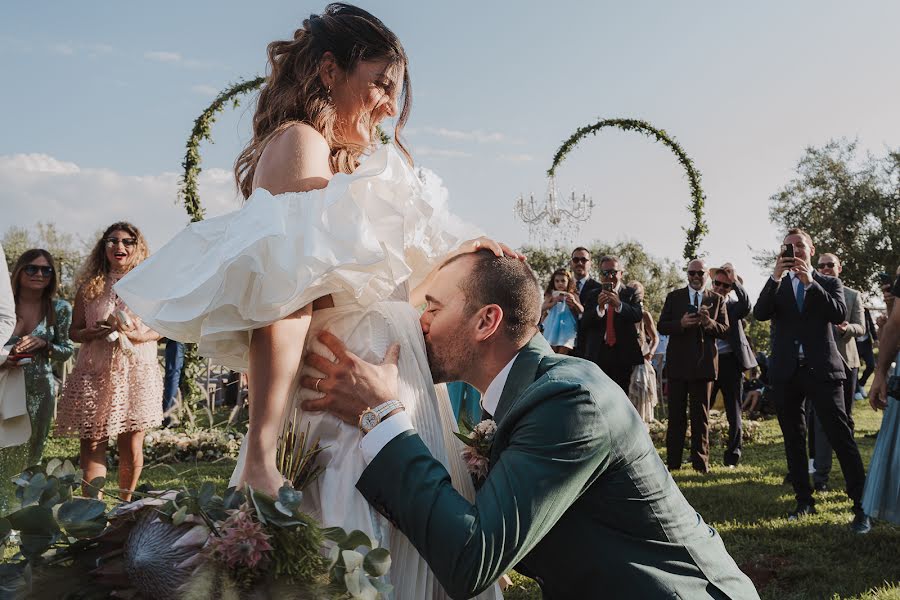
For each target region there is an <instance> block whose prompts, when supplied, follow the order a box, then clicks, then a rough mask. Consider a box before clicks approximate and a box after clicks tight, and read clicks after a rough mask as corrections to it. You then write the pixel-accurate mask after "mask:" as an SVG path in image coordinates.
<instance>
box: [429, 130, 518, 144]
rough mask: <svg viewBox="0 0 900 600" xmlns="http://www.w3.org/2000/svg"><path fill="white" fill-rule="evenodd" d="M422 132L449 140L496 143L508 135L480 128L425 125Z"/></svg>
mask: <svg viewBox="0 0 900 600" xmlns="http://www.w3.org/2000/svg"><path fill="white" fill-rule="evenodd" d="M422 132H423V133H427V134H429V135H436V136H438V137H442V138H445V139H448V140H459V141H466V142H477V143H479V144H489V143H496V142H502V141H505V140H506V136H504V135H503V134H502V133H497V132H489V131H482V130H480V129H474V130H471V131H461V130H459V129H447V128H445V127H423V128H422Z"/></svg>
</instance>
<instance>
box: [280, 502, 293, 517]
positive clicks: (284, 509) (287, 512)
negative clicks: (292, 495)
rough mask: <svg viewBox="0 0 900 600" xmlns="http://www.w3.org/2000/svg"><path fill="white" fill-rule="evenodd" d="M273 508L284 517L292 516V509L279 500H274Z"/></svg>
mask: <svg viewBox="0 0 900 600" xmlns="http://www.w3.org/2000/svg"><path fill="white" fill-rule="evenodd" d="M275 508H276V509H277V510H278V512H280V513H281V514H283V515H284V516H286V517H293V516H294V511H292V510H291V509H290V508H288V507H287V506H285V505H284V504H282V503H281V502H280V501H277V500H276V501H275Z"/></svg>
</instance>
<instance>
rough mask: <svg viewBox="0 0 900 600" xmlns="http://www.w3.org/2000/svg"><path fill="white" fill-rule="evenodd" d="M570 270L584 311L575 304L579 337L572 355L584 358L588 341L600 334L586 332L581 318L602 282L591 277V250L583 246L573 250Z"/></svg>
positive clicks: (576, 339)
mask: <svg viewBox="0 0 900 600" xmlns="http://www.w3.org/2000/svg"><path fill="white" fill-rule="evenodd" d="M569 270H570V271H571V273H572V276H573V277H574V278H575V292H577V293H578V302H579V305H580V306H581V307H582V310H581V311H580V312H579V311H578V307H576V306H574V304H573V308H574V309H575V311H576V312H578V336H577V337H576V338H575V350H574V351H573V352H572V355H573V356H577V357H579V358H584V347H585V345H586V343H587V342H588V339H589V338H593V337H594V336H596V335H598V332H595V331H586V330H585V329H584V327H583V325H582V323H581V318H582V316H583V315H584V311H583V308H584V303H585V302H586V301H587V298H588V297H590V296H591V295H592V294H593V293H594V292H596V291H597V290H599V289H600V282H599V281H597V280H596V279H594V278H592V277H591V252H590V250H588V249H587V248H585V247H583V246H579V247H577V248H575V249H574V250H572V258H571V260H570V269H569Z"/></svg>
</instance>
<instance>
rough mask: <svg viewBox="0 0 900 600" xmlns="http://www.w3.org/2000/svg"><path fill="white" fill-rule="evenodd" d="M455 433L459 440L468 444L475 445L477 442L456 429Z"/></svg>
mask: <svg viewBox="0 0 900 600" xmlns="http://www.w3.org/2000/svg"><path fill="white" fill-rule="evenodd" d="M453 435H455V436H456V437H457V438H459V441H461V442H462V443H463V444H465V445H466V446H474V445H475V442H473V441H472V440H470V439H469V438H468V437H466V436H464V435H463V434H461V433H458V432H456V431H454V432H453Z"/></svg>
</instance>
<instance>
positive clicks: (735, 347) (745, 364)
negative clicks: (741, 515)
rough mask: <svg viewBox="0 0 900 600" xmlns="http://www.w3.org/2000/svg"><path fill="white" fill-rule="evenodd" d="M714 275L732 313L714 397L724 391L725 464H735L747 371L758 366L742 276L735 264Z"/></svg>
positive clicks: (721, 343) (738, 454) (722, 344)
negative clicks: (747, 320)
mask: <svg viewBox="0 0 900 600" xmlns="http://www.w3.org/2000/svg"><path fill="white" fill-rule="evenodd" d="M710 276H711V277H712V286H713V291H714V292H716V293H717V294H719V295H720V296H722V297H723V298H725V312H727V313H728V335H726V336H725V337H724V338H721V339H719V340H717V342H716V346H717V347H718V350H719V373H718V377H717V379H716V383H715V385H713V393H712V397H713V398H715V396H716V390H722V400H723V401H724V403H725V415H726V416H727V417H728V445H727V446H726V448H725V466H727V467H734V466H736V465H737V464H738V462H739V461H740V460H741V448H742V442H741V435H742V434H743V424H742V423H741V403H742V401H743V398H744V394H743V391H744V386H743V383H744V371H748V370H750V369H752V368H753V367H755V366H757V363H756V355H755V354H754V353H753V349H752V348H751V347H750V342H749V341H748V340H747V334H746V333H744V317H746V316H747V315H749V314H750V296H749V295H748V294H747V290H745V289H744V286H743V285H742V283H743V282H742V281H741V278H740V277H739V276H737V275H735V273H734V267H733V266H732V265H731V263H725V264H724V265H722V266H721V267H719V268H718V269H712V270H711V271H710Z"/></svg>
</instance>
